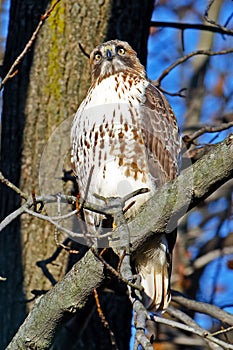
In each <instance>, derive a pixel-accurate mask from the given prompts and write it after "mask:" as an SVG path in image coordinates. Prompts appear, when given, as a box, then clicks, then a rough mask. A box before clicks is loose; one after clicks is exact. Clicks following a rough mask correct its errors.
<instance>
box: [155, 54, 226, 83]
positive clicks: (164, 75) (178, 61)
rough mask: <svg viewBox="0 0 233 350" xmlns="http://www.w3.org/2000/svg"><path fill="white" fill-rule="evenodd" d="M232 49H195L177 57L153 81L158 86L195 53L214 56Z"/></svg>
mask: <svg viewBox="0 0 233 350" xmlns="http://www.w3.org/2000/svg"><path fill="white" fill-rule="evenodd" d="M232 52H233V49H228V50H221V51H210V50H196V51H192V52H190V53H188V54H187V55H185V56H183V57H180V58H178V59H177V60H176V61H175V62H174V63H172V64H171V65H170V66H169V67H168V68H166V69H165V70H164V71H163V73H162V74H161V75H160V76H159V77H158V79H156V80H154V81H153V83H154V84H155V85H156V86H160V83H161V81H162V80H163V79H164V78H165V77H166V76H167V75H168V74H169V73H170V72H171V71H172V70H173V69H174V68H176V67H177V66H179V65H180V64H182V63H183V62H185V61H187V60H188V59H190V58H191V57H193V56H196V55H206V56H216V55H226V54H229V53H232Z"/></svg>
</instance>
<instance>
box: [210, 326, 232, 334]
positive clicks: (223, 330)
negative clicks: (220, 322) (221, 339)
mask: <svg viewBox="0 0 233 350" xmlns="http://www.w3.org/2000/svg"><path fill="white" fill-rule="evenodd" d="M232 330H233V326H231V327H228V328H225V329H221V330H220V331H217V332H214V333H211V335H212V336H215V335H219V334H223V333H227V332H230V331H232Z"/></svg>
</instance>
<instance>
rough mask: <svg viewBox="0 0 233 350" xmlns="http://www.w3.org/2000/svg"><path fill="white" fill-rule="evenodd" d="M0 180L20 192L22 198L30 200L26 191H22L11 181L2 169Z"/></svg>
mask: <svg viewBox="0 0 233 350" xmlns="http://www.w3.org/2000/svg"><path fill="white" fill-rule="evenodd" d="M0 181H1V182H2V183H4V184H5V185H6V186H8V187H9V188H11V189H12V190H13V191H15V192H16V193H17V194H19V195H20V197H21V198H23V199H25V200H28V198H29V196H28V195H27V194H26V193H25V192H23V191H21V190H20V189H19V188H18V187H17V186H15V185H14V184H13V183H12V182H10V181H9V180H8V179H7V178H5V176H4V175H3V173H2V172H1V171H0Z"/></svg>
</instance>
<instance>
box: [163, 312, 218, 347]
mask: <svg viewBox="0 0 233 350" xmlns="http://www.w3.org/2000/svg"><path fill="white" fill-rule="evenodd" d="M166 312H167V313H168V314H169V315H171V316H173V317H175V318H176V319H178V320H179V321H181V322H182V323H185V324H187V325H188V326H191V327H193V328H194V329H196V330H198V331H200V332H202V333H203V334H204V333H207V331H206V330H205V329H203V328H202V327H200V326H199V325H198V324H197V323H196V322H195V321H194V320H193V319H192V318H191V317H190V316H188V315H187V314H186V313H185V312H183V311H181V310H179V309H176V308H174V307H172V306H169V308H168V309H167V310H166ZM211 335H212V336H213V334H211ZM203 340H204V341H205V342H206V343H207V344H208V345H209V348H210V349H213V350H220V349H222V347H219V346H218V345H217V344H215V343H212V341H210V340H208V339H206V338H205V337H204V339H203Z"/></svg>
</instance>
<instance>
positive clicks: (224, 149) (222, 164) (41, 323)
mask: <svg viewBox="0 0 233 350" xmlns="http://www.w3.org/2000/svg"><path fill="white" fill-rule="evenodd" d="M232 175H233V134H232V135H230V136H229V137H228V138H227V139H226V140H225V141H224V142H222V143H221V144H218V145H216V146H214V147H213V149H212V150H211V151H210V152H209V153H208V154H207V155H205V156H204V157H202V158H201V159H200V160H199V161H197V162H196V163H195V164H194V165H193V167H190V168H188V169H187V170H185V171H184V173H183V174H181V175H180V176H179V177H178V178H177V179H176V180H175V181H174V182H171V183H168V184H166V185H165V186H163V187H162V188H161V189H160V190H159V191H158V192H157V193H156V195H155V196H154V197H153V198H152V199H151V200H149V201H148V202H147V203H146V204H145V206H144V208H143V209H142V210H141V212H140V213H139V214H138V215H137V217H135V218H134V219H133V220H130V221H129V230H130V233H131V242H132V249H131V253H132V255H134V254H135V253H136V250H137V251H138V249H140V247H141V246H142V245H143V244H145V242H147V241H148V240H150V239H153V235H156V234H157V233H158V232H168V234H169V231H170V230H171V229H172V225H173V224H174V222H176V221H177V220H178V219H179V218H180V217H181V216H182V215H183V214H184V213H185V212H186V211H187V210H190V209H191V208H193V207H194V206H195V205H197V204H199V203H200V202H201V201H203V200H204V199H205V198H206V197H208V196H209V195H210V194H211V193H213V192H214V191H215V190H216V189H217V188H219V186H221V185H222V184H223V183H225V182H227V181H228V180H229V179H231V178H232ZM164 198H165V202H164ZM164 203H165V204H164ZM161 205H162V206H163V211H162V213H161V211H160V208H161ZM157 213H160V215H159V217H158V215H157ZM171 218H172V219H171ZM171 224H172V225H171ZM120 229H121V228H120V227H119V228H117V230H116V231H115V234H117V232H119V231H120ZM151 230H153V233H151ZM84 276H85V277H84ZM105 281H106V274H105V272H104V268H103V266H102V264H101V263H100V262H99V261H98V260H96V258H95V257H94V255H93V254H92V252H91V251H89V252H88V253H87V254H86V255H85V258H84V259H83V260H81V261H80V262H78V263H77V264H76V265H74V267H73V268H72V270H71V271H70V272H69V273H68V274H67V275H66V276H65V277H64V279H63V280H62V281H60V282H59V283H58V284H57V285H56V286H55V287H54V288H53V289H52V290H51V291H50V292H48V293H47V294H46V295H45V296H43V297H42V298H41V299H40V300H39V301H38V303H37V304H36V305H35V307H34V309H33V311H32V312H31V313H30V315H29V316H28V318H27V319H26V320H25V322H24V324H23V325H22V326H21V328H20V330H19V331H18V333H17V334H16V336H15V338H14V339H13V341H12V342H11V343H10V345H9V346H8V348H7V349H8V350H16V349H25V347H26V343H27V342H28V341H29V340H30V341H31V342H32V343H31V344H33V342H36V346H37V349H46V348H48V345H49V344H51V342H52V339H53V336H54V333H55V331H56V328H57V327H58V326H59V323H60V322H61V321H62V318H63V316H64V315H65V314H66V313H67V312H68V313H72V312H74V311H77V310H80V309H82V308H83V307H84V306H85V304H86V300H88V299H89V298H90V297H91V295H92V293H93V289H94V288H96V287H99V286H101V285H104V283H105ZM55 300H56V302H54V301H55ZM57 301H58V302H57ZM34 345H35V344H34Z"/></svg>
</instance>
